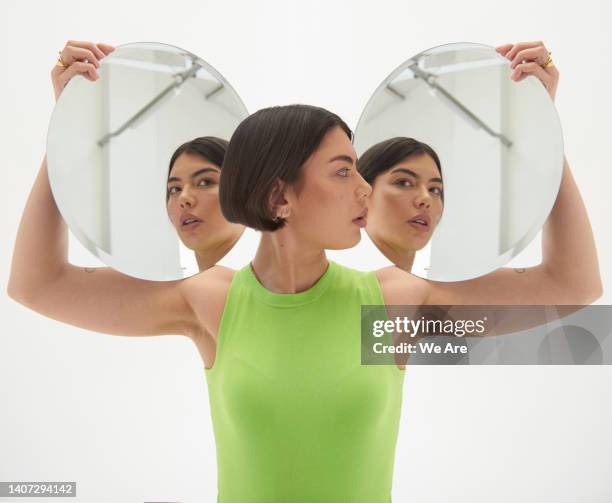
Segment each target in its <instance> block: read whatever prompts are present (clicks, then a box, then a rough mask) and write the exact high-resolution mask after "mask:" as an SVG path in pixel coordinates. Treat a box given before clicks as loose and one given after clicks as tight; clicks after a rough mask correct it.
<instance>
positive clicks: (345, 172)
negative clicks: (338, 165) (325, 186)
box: [338, 168, 351, 176]
mask: <svg viewBox="0 0 612 503" xmlns="http://www.w3.org/2000/svg"><path fill="white" fill-rule="evenodd" d="M350 170H351V169H350V168H342V169H341V170H339V171H338V174H339V175H340V176H348V175H349V171H350Z"/></svg>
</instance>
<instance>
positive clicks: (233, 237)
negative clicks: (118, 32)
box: [47, 43, 248, 280]
mask: <svg viewBox="0 0 612 503" xmlns="http://www.w3.org/2000/svg"><path fill="white" fill-rule="evenodd" d="M98 71H99V75H100V78H99V79H98V80H97V81H95V82H90V81H88V80H86V79H84V78H82V77H75V78H73V79H72V80H71V81H70V82H69V83H68V85H67V86H66V88H65V89H64V91H63V92H62V94H61V96H60V99H59V100H58V102H57V105H56V107H55V110H54V111H53V115H52V117H51V123H50V126H49V132H48V137H47V162H48V171H49V182H50V185H51V189H52V191H53V195H54V197H55V200H56V203H57V205H58V208H59V210H60V212H61V214H62V216H63V218H64V220H65V221H66V223H67V224H68V226H69V228H70V230H71V231H72V233H73V234H74V235H75V236H76V237H77V239H78V240H79V241H80V243H81V244H83V245H84V246H85V247H86V248H87V249H88V250H89V251H90V252H92V253H93V254H94V255H95V256H96V257H98V258H99V259H100V260H101V261H102V262H103V263H105V264H107V265H109V266H111V267H113V268H114V269H117V270H119V271H121V272H123V273H125V274H129V275H131V276H135V277H138V278H142V279H149V280H174V279H180V278H184V277H187V276H190V275H193V274H196V273H198V272H199V271H201V270H204V269H206V268H208V267H211V266H212V265H214V264H215V263H216V262H217V261H218V260H220V259H221V258H222V257H223V256H224V255H225V254H226V253H228V252H229V251H230V250H231V249H232V248H233V246H234V245H235V243H236V242H237V241H238V239H239V238H240V236H241V234H242V232H243V230H244V228H243V227H242V226H240V225H236V224H231V223H229V222H227V221H226V220H225V219H224V218H223V215H222V214H221V210H220V207H219V200H218V184H219V176H220V169H221V164H222V162H223V156H224V155H225V150H226V146H227V142H228V140H229V139H230V137H231V135H232V133H233V131H234V129H235V128H236V126H237V125H238V124H239V123H240V121H242V119H244V118H245V117H246V116H247V115H248V113H247V110H246V108H245V106H244V104H243V103H242V101H241V100H240V98H239V96H238V95H237V94H236V92H235V91H234V90H233V89H232V87H231V86H230V85H229V84H228V83H227V82H226V81H225V79H224V78H223V77H222V76H221V75H220V74H219V73H218V72H217V71H216V70H215V69H214V68H212V67H211V66H210V65H208V64H207V63H206V62H204V61H203V60H202V59H200V58H198V57H197V56H195V55H193V54H191V53H190V52H188V51H185V50H183V49H179V48H177V47H172V46H169V45H165V44H158V43H134V44H127V45H123V46H119V47H117V48H116V49H115V50H114V51H113V52H112V53H111V54H110V55H109V56H107V57H106V58H104V59H103V60H102V62H101V67H100V68H99V70H98Z"/></svg>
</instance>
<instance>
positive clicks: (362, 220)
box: [353, 217, 368, 228]
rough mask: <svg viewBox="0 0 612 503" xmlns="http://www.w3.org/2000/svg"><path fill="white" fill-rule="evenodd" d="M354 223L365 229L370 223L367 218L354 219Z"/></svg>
mask: <svg viewBox="0 0 612 503" xmlns="http://www.w3.org/2000/svg"><path fill="white" fill-rule="evenodd" d="M353 223H355V224H357V226H358V227H362V228H363V227H365V226H366V224H367V223H368V221H367V219H366V217H357V218H354V219H353Z"/></svg>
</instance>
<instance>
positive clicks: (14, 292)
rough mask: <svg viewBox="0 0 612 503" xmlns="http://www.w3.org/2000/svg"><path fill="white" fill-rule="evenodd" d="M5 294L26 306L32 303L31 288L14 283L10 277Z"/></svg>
mask: <svg viewBox="0 0 612 503" xmlns="http://www.w3.org/2000/svg"><path fill="white" fill-rule="evenodd" d="M6 294H7V295H8V296H9V297H10V298H11V299H13V300H14V301H15V302H19V303H20V304H23V305H24V306H26V307H30V306H31V305H32V291H31V289H28V288H25V287H24V286H23V285H18V284H16V282H15V281H14V280H13V279H12V278H11V280H10V281H9V284H8V286H7V287H6Z"/></svg>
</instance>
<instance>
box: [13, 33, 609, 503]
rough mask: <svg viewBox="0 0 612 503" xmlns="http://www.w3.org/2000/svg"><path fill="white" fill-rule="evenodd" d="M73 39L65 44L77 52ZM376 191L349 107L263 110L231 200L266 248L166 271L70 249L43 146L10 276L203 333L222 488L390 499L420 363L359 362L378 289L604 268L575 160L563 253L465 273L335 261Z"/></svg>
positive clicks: (557, 228)
mask: <svg viewBox="0 0 612 503" xmlns="http://www.w3.org/2000/svg"><path fill="white" fill-rule="evenodd" d="M86 47H87V49H88V51H90V52H91V53H94V52H95V51H96V49H97V50H100V49H99V48H98V47H97V46H95V45H93V44H91V45H87V46H86ZM513 50H514V48H513ZM100 52H102V51H100ZM519 54H520V53H519ZM71 55H72V53H71V52H70V51H67V50H66V54H65V55H64V54H63V56H62V57H63V59H64V61H65V62H66V63H67V64H68V65H70V63H71V60H70V56H71ZM96 56H97V57H102V56H101V55H99V53H97V52H96ZM66 60H68V61H66ZM87 64H90V63H87ZM68 68H70V66H68ZM87 71H89V69H87ZM370 193H371V187H370V186H369V184H368V183H367V182H366V181H365V180H364V179H363V178H362V177H361V176H360V175H359V173H358V172H357V170H356V155H355V150H354V148H353V145H352V143H351V133H350V130H349V128H348V127H347V126H346V124H345V123H344V122H343V121H342V120H341V119H340V118H339V117H338V116H337V115H335V114H332V113H330V112H328V111H326V110H324V109H321V108H316V107H310V106H302V105H294V106H286V107H274V108H269V109H264V110H260V111H259V112H257V113H255V114H253V115H251V116H250V117H248V118H247V119H246V120H244V121H243V122H242V123H241V124H240V125H239V126H238V128H237V129H236V131H235V133H234V135H233V137H232V139H231V141H230V144H229V147H228V151H227V153H226V157H225V161H224V165H223V169H222V171H221V181H220V203H221V209H222V211H223V214H224V215H225V217H226V218H227V219H228V220H229V221H231V222H234V223H239V224H243V225H249V226H252V227H253V228H256V229H259V230H261V231H262V237H261V242H260V244H259V247H258V250H257V253H256V255H255V258H254V259H253V261H252V262H251V263H250V264H249V265H247V266H245V267H244V268H242V269H240V270H239V271H237V272H234V271H232V270H230V269H228V268H225V267H221V266H214V267H211V268H210V269H207V270H206V271H204V272H202V273H200V274H198V275H196V276H193V277H191V278H188V279H184V280H180V281H171V282H150V281H143V280H138V279H135V278H131V277H127V276H124V275H122V274H120V273H117V272H115V271H112V270H110V269H108V268H106V269H102V270H99V271H97V272H93V273H89V272H87V271H84V270H83V269H81V268H79V267H75V266H73V265H71V264H69V263H68V261H67V253H66V252H67V235H66V227H65V225H64V224H63V222H62V220H61V217H60V215H59V213H58V211H57V208H56V206H55V203H54V201H53V198H52V196H51V191H50V190H49V184H48V181H47V177H46V169H45V165H44V163H43V167H42V169H41V171H40V174H39V176H38V178H37V179H36V181H35V183H34V187H33V189H32V193H31V195H30V197H29V200H28V203H27V205H26V208H25V211H24V215H23V217H22V221H21V224H20V227H19V232H18V236H17V240H16V244H15V251H14V255H13V266H12V271H11V278H10V284H9V287H8V292H9V295H11V297H12V298H14V299H16V300H17V301H19V302H21V303H23V304H24V305H26V306H28V307H30V308H31V309H34V310H36V311H38V312H40V313H42V314H44V315H46V316H49V317H52V318H54V319H58V320H61V321H63V322H66V323H70V324H73V325H76V326H79V327H83V328H86V329H89V330H94V331H97V332H105V333H110V334H120V335H162V334H181V335H185V336H188V337H190V338H191V339H192V340H193V341H194V343H195V344H196V346H197V347H198V349H199V351H200V353H201V355H202V359H203V361H204V364H205V367H206V369H207V370H206V376H207V379H208V384H209V396H210V401H211V412H212V416H213V425H214V429H215V436H216V444H217V460H218V480H219V502H220V503H233V502H244V501H249V502H264V501H265V502H287V501H292V502H313V501H317V502H328V501H329V502H332V501H333V502H338V501H343V502H368V503H378V502H380V503H382V502H384V503H388V501H389V500H390V492H391V480H392V469H393V458H394V450H395V442H396V437H397V430H398V426H399V416H400V406H401V397H402V385H403V375H404V372H403V371H401V370H400V369H398V368H397V367H396V366H395V365H371V366H365V365H361V364H360V358H359V356H360V333H359V326H360V307H361V305H362V304H382V303H383V302H385V303H387V304H411V305H420V304H453V303H475V304H478V303H485V302H488V303H498V304H511V303H516V301H517V298H518V295H519V294H520V295H522V298H521V300H522V301H523V302H525V303H532V304H538V303H540V304H547V303H549V304H554V303H561V304H562V303H570V304H586V303H590V302H592V301H593V300H595V299H596V298H597V297H598V296H599V295H600V294H601V282H600V279H599V271H598V269H597V261H596V254H595V248H594V244H593V238H592V235H591V232H590V229H589V225H588V220H587V218H586V213H585V211H584V207H583V206H582V203H581V201H580V196H579V195H578V192H577V189H576V187H575V185H574V184H573V181H572V180H571V175H569V169H568V170H566V175H565V176H564V181H563V183H562V187H561V191H560V192H559V198H558V199H557V204H556V206H555V209H554V211H553V213H552V215H551V218H550V219H549V222H548V224H547V225H549V231H548V238H547V240H546V242H545V250H544V253H545V254H546V255H547V256H551V257H553V259H551V260H550V261H549V262H548V263H546V266H545V267H535V268H531V269H528V270H527V271H525V272H524V273H523V274H514V273H508V272H507V271H496V272H495V273H492V274H490V275H488V276H485V277H482V278H478V279H477V280H471V281H465V282H461V283H436V282H431V281H427V280H424V279H421V278H417V277H414V276H411V275H410V274H407V273H406V272H404V271H402V270H400V269H398V268H397V267H388V268H385V269H382V270H379V271H376V272H368V273H364V272H359V271H354V270H351V269H349V268H346V267H343V266H341V265H339V264H336V263H334V262H330V261H328V260H327V258H326V256H325V250H326V249H340V248H347V247H351V246H353V245H355V244H356V243H357V242H358V241H359V239H360V229H361V228H363V227H364V226H365V224H366V222H367V218H366V217H367V209H366V203H367V199H368V197H369V195H370ZM568 234H569V235H568ZM574 240H580V241H581V243H580V247H579V248H580V249H579V250H578V247H576V246H575V245H574V244H573V242H574ZM40 249H45V250H48V252H47V253H45V254H44V255H40V254H39V253H37V251H36V250H40ZM578 258H580V260H578ZM568 263H571V264H572V267H570V268H568V267H567V264H568ZM33 265H34V267H33ZM92 298H95V299H96V302H91V300H90V299H92ZM109 313H112V314H113V315H112V316H109Z"/></svg>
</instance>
